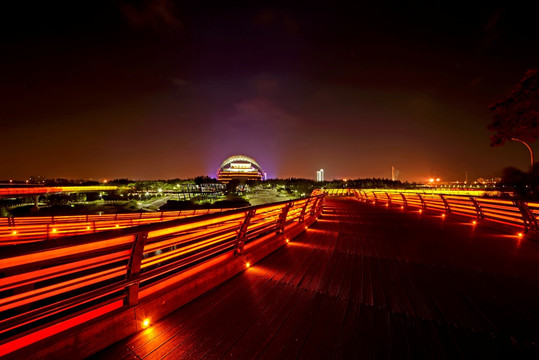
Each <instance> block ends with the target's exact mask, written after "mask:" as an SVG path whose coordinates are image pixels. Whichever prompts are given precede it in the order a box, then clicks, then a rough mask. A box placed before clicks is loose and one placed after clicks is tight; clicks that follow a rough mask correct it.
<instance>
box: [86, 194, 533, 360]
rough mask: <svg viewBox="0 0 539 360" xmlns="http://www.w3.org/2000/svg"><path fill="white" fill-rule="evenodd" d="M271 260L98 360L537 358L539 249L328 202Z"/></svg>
mask: <svg viewBox="0 0 539 360" xmlns="http://www.w3.org/2000/svg"><path fill="white" fill-rule="evenodd" d="M327 205H328V206H327V207H326V209H325V211H324V215H323V216H322V218H321V219H320V220H319V221H318V222H317V223H315V224H313V225H312V226H311V230H307V231H306V232H305V233H303V234H302V235H301V236H299V237H298V238H296V239H294V240H293V241H292V242H291V243H290V244H289V246H285V247H283V248H282V249H280V250H279V251H277V252H275V253H274V254H272V255H270V256H268V257H267V258H266V259H264V260H262V261H261V262H259V263H258V264H256V265H254V266H253V267H252V268H251V269H249V270H248V271H245V272H243V273H241V274H239V275H237V276H236V277H234V278H233V279H231V280H229V281H227V282H226V283H224V284H222V285H220V286H219V287H217V288H215V289H213V290H211V291H210V292H208V293H206V294H204V295H202V296H200V297H199V298H197V299H195V300H194V301H192V302H191V303H189V304H187V305H185V306H184V307H182V308H181V309H179V310H178V311H176V312H174V313H173V314H171V315H169V316H168V317H166V318H165V319H163V320H162V321H160V322H158V323H156V324H154V325H153V326H152V331H151V334H149V333H150V332H148V333H144V332H141V333H139V334H135V335H133V336H132V337H129V338H127V339H126V340H124V341H122V342H119V343H118V344H115V345H114V346H112V347H111V348H109V349H107V350H105V351H103V352H101V353H99V354H96V356H94V358H105V359H118V358H121V357H124V358H132V357H133V356H134V355H137V356H138V357H139V358H147V359H157V358H162V357H164V356H165V357H166V358H170V359H172V358H175V359H195V358H197V359H198V358H201V359H202V358H203V359H221V358H223V359H224V358H227V359H228V358H231V359H258V358H267V359H273V358H282V359H292V358H301V359H314V358H339V359H348V358H362V359H374V358H376V359H378V358H388V357H398V358H411V359H417V358H446V359H452V358H462V357H465V358H478V357H483V358H484V357H485V356H489V357H492V358H514V357H523V356H526V357H532V358H533V357H535V358H537V357H539V345H538V344H539V330H537V329H539V271H538V270H539V246H538V245H537V244H532V243H530V242H529V241H527V240H522V242H521V243H520V244H519V243H517V242H516V241H515V240H514V239H512V238H511V237H508V236H505V235H500V233H499V232H497V231H496V230H493V229H491V228H488V227H482V226H477V227H472V226H471V224H469V223H468V222H466V221H461V220H454V219H446V220H443V221H442V219H441V218H440V217H439V216H432V215H428V214H422V215H419V214H418V213H417V212H414V213H412V212H409V211H402V210H400V209H391V208H389V209H387V208H385V207H382V206H372V205H370V204H364V203H360V202H358V201H356V200H353V199H349V198H348V199H331V198H330V199H328V200H327Z"/></svg>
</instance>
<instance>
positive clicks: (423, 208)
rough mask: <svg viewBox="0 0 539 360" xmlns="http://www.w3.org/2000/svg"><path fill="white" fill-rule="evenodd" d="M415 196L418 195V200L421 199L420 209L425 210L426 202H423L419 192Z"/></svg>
mask: <svg viewBox="0 0 539 360" xmlns="http://www.w3.org/2000/svg"><path fill="white" fill-rule="evenodd" d="M417 196H418V197H419V201H421V210H426V209H427V204H425V200H424V199H423V197H422V196H421V194H417Z"/></svg>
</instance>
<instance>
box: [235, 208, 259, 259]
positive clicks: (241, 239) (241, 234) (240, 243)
mask: <svg viewBox="0 0 539 360" xmlns="http://www.w3.org/2000/svg"><path fill="white" fill-rule="evenodd" d="M254 214H255V210H249V211H248V212H247V214H246V215H245V220H243V223H242V224H241V227H240V230H239V231H238V237H237V238H236V248H235V249H234V254H235V255H241V254H242V253H243V247H244V245H245V238H246V236H247V229H248V228H249V223H250V222H251V218H252V217H253V215H254Z"/></svg>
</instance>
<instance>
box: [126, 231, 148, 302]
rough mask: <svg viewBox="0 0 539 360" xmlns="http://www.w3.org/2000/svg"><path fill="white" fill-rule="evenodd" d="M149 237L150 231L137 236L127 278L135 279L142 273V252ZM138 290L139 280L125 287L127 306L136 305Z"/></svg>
mask: <svg viewBox="0 0 539 360" xmlns="http://www.w3.org/2000/svg"><path fill="white" fill-rule="evenodd" d="M147 238H148V233H139V234H137V235H136V237H135V241H134V242H133V248H132V250H131V256H130V258H129V263H128V264H127V274H126V279H127V280H133V279H135V278H136V277H138V275H139V273H140V264H141V263H142V254H143V252H144V244H145V243H146V239H147ZM138 290H139V282H138V281H136V282H135V283H133V284H131V285H128V286H127V287H126V288H125V292H126V298H125V300H124V305H126V306H129V307H131V306H135V305H137V304H138Z"/></svg>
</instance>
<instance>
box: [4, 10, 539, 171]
mask: <svg viewBox="0 0 539 360" xmlns="http://www.w3.org/2000/svg"><path fill="white" fill-rule="evenodd" d="M265 4H269V3H265ZM4 10H5V11H3V21H2V24H1V25H0V29H1V39H2V42H3V44H5V50H6V51H5V54H4V55H3V56H2V57H1V58H0V65H1V69H2V70H1V72H2V78H3V79H4V81H2V82H1V83H0V95H1V96H0V124H1V125H2V142H0V151H1V153H2V154H3V155H2V156H1V157H0V178H2V179H10V178H13V179H16V178H19V179H25V178H28V177H30V176H33V175H41V176H45V177H54V178H94V179H99V178H101V179H114V178H131V179H172V178H189V177H195V176H199V175H208V176H212V177H215V176H216V170H217V169H218V167H219V165H220V163H221V162H222V161H223V160H224V159H225V158H227V157H228V156H230V155H233V154H246V155H248V156H251V157H253V158H254V159H256V160H257V161H258V162H259V163H260V165H261V167H262V168H263V169H264V171H265V172H267V173H268V177H270V178H275V177H279V178H287V177H302V178H315V175H316V173H315V171H316V170H313V169H324V171H325V172H326V174H329V175H328V177H329V178H351V179H354V178H370V177H383V178H390V177H391V167H392V166H395V167H396V168H397V169H399V179H401V180H403V181H406V180H408V181H425V179H428V178H431V177H440V178H442V179H446V180H460V179H464V177H465V173H466V172H468V176H469V178H470V179H475V178H478V177H493V176H495V175H499V174H500V173H501V170H502V169H503V168H505V167H508V166H514V167H517V168H520V169H521V170H528V167H529V154H528V153H527V150H526V149H525V148H524V147H523V146H522V145H521V144H518V143H507V144H506V145H504V146H502V147H499V148H492V147H490V145H489V132H488V131H487V129H486V125H487V124H488V123H489V122H490V120H491V118H492V114H491V113H490V112H489V109H488V108H489V105H490V104H492V103H494V102H495V101H497V100H499V99H502V98H504V97H505V96H506V95H507V94H508V93H509V92H510V91H511V89H512V88H513V87H514V85H515V84H516V83H517V82H518V81H519V80H520V79H521V78H522V76H523V75H524V73H525V72H526V70H528V69H530V68H537V67H538V66H539V65H538V64H539V49H538V48H537V46H533V44H536V43H538V42H539V36H538V34H537V30H536V29H535V28H534V26H533V24H534V23H533V16H532V12H530V11H527V10H526V8H524V7H520V6H517V5H507V6H505V7H485V8H483V7H480V6H478V5H471V6H470V5H469V4H467V5H459V4H454V5H452V6H451V7H443V6H441V5H429V6H428V7H419V5H417V6H414V5H395V6H394V7H392V8H383V7H379V6H376V5H374V4H370V5H351V4H345V3H334V4H327V3H324V2H313V3H312V4H310V5H308V6H307V5H302V4H293V5H290V4H284V3H283V4H277V5H275V4H273V5H271V6H269V5H264V4H257V5H252V4H249V3H248V2H242V1H236V2H231V3H228V4H215V5H214V6H211V7H210V6H205V5H202V4H196V3H187V4H186V3H183V4H182V3H179V2H174V1H168V0H155V1H147V2H142V1H141V2H136V3H135V5H133V4H131V3H128V2H124V1H120V2H117V3H110V2H106V1H96V2H91V3H87V4H80V3H79V4H70V3H69V2H66V3H63V4H59V5H58V4H56V5H50V4H36V5H33V6H32V7H31V8H30V9H26V8H24V7H23V5H18V4H9V5H4ZM532 146H533V148H534V149H536V150H537V149H538V148H537V144H533V145H532Z"/></svg>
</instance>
